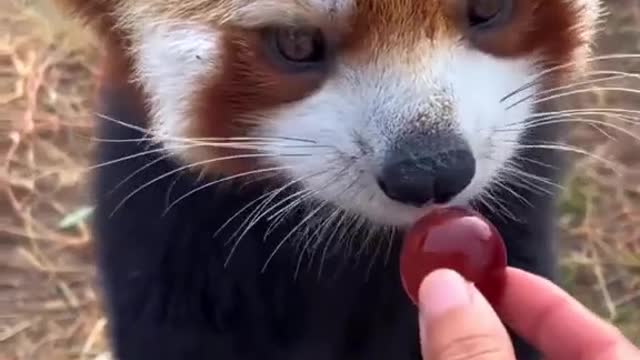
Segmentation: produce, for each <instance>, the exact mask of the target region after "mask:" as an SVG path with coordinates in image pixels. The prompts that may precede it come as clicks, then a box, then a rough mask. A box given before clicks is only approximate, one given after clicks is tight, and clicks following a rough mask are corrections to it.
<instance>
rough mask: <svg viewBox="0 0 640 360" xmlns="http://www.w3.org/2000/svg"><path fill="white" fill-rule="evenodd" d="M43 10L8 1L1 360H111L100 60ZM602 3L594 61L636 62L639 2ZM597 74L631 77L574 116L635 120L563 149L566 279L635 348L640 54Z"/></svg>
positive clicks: (603, 127) (639, 298)
mask: <svg viewBox="0 0 640 360" xmlns="http://www.w3.org/2000/svg"><path fill="white" fill-rule="evenodd" d="M47 1H48V0H32V1H27V0H22V1H18V0H2V1H0V199H1V200H0V360H5V359H6V360H27V359H28V360H39V359H46V360H70V359H95V358H103V359H104V358H106V356H105V354H106V351H107V344H106V341H105V339H104V329H105V326H106V321H105V320H104V318H102V315H101V312H100V304H99V291H98V289H96V288H95V286H94V279H95V278H94V273H95V272H94V269H93V267H92V253H91V242H90V240H91V239H90V234H89V232H88V230H87V223H86V222H87V221H88V220H89V219H90V216H91V202H90V199H91V198H90V196H89V194H88V193H87V191H85V189H86V184H87V182H88V180H90V176H91V172H90V171H89V169H88V167H87V166H88V165H87V164H88V162H89V159H90V157H89V155H90V154H91V149H92V144H93V143H95V142H92V141H91V136H92V133H91V132H92V121H91V117H90V105H91V104H90V102H91V95H92V94H93V82H92V80H93V77H94V76H95V68H94V64H95V63H96V59H97V58H98V54H99V49H98V48H97V47H96V46H95V44H96V42H95V41H94V40H93V39H92V38H91V36H90V35H89V34H88V33H86V32H85V31H82V30H80V28H79V27H78V25H77V24H75V23H71V22H69V21H66V20H63V19H64V18H62V17H60V15H59V14H58V13H56V12H55V11H54V10H53V7H52V5H51V4H49V3H48V2H47ZM608 3H609V6H610V16H609V17H608V18H607V20H606V22H605V23H603V32H602V35H601V38H600V41H599V43H598V48H597V52H598V54H613V53H624V54H632V53H640V2H638V1H637V0H610V1H608ZM597 66H598V68H599V69H601V70H609V71H618V72H626V73H635V74H636V75H629V74H628V75H625V76H624V78H622V79H621V78H618V79H613V80H610V81H609V82H597V83H592V84H588V86H581V87H579V88H580V89H585V90H584V91H580V93H579V94H578V95H576V96H572V97H568V98H567V99H566V108H568V109H571V108H593V109H597V108H607V109H614V108H615V109H626V110H628V111H626V112H619V114H620V116H618V117H608V118H602V117H600V118H599V117H598V115H597V114H591V115H593V116H587V117H588V118H590V119H591V120H590V121H593V120H598V119H600V120H602V119H605V120H607V123H606V124H600V125H597V124H595V123H594V122H591V123H585V121H583V124H581V125H580V126H575V129H574V131H573V132H572V133H571V134H570V136H569V139H568V142H569V143H570V144H571V146H573V148H574V150H575V151H574V153H576V154H577V155H576V156H575V160H574V161H573V165H574V166H573V171H572V173H571V176H569V178H568V179H567V181H566V183H565V184H563V186H564V189H565V190H564V194H565V195H564V197H563V198H562V199H561V201H560V202H559V204H558V206H560V208H561V210H562V213H563V219H562V222H561V224H560V228H559V229H558V230H559V233H560V249H561V255H562V275H563V277H562V280H563V285H564V286H565V287H566V288H567V289H568V290H569V291H570V292H571V293H572V294H574V295H575V296H576V297H578V299H580V301H582V302H583V303H584V304H586V305H587V306H589V307H590V308H591V309H593V310H594V311H597V313H598V314H600V315H601V316H602V317H604V318H605V319H607V320H609V321H611V322H613V323H614V324H616V326H618V327H619V328H620V329H622V330H623V331H624V332H625V334H627V336H628V337H629V338H631V339H632V340H633V341H634V342H635V343H636V344H639V345H640V226H638V225H639V224H640V201H638V200H640V186H638V185H637V184H640V167H639V164H640V155H638V151H639V150H640V141H638V139H639V138H638V136H640V129H637V127H636V123H637V119H636V118H637V117H638V116H637V115H640V96H639V95H638V94H639V93H640V81H639V80H640V75H637V74H638V73H640V55H638V58H637V59H634V58H632V57H629V56H627V57H620V58H616V59H610V60H607V61H598V62H597ZM610 74H611V73H610ZM618 74H620V73H618ZM634 76H635V78H634ZM596 87H597V88H599V89H597V88H596ZM602 88H607V89H608V90H607V89H602ZM616 89H617V90H616ZM633 89H637V90H636V91H637V93H634V90H633ZM585 115H587V114H585ZM577 149H584V151H582V150H577ZM579 152H582V153H583V154H582V155H579V154H578V153H579ZM587 154H588V155H587Z"/></svg>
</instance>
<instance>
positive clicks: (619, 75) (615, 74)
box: [501, 70, 640, 110]
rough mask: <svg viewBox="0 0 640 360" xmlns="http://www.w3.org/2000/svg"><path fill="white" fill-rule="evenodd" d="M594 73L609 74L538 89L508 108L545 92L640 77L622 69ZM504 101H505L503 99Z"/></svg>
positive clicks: (508, 107) (549, 92)
mask: <svg viewBox="0 0 640 360" xmlns="http://www.w3.org/2000/svg"><path fill="white" fill-rule="evenodd" d="M592 74H595V75H607V76H606V77H602V78H596V79H589V80H583V81H578V82H574V83H570V84H567V85H563V86H558V87H555V88H550V89H545V90H541V91H537V92H534V93H531V94H528V95H527V96H525V97H523V98H522V99H520V100H518V101H516V102H515V103H513V104H511V105H509V106H507V108H506V109H507V110H509V109H512V108H514V107H516V106H517V105H520V104H522V103H523V102H525V101H527V100H529V99H531V98H533V97H540V96H543V95H545V94H551V93H554V92H558V91H561V90H568V89H573V88H577V87H580V86H585V85H593V84H597V83H601V82H606V81H611V80H617V79H624V78H630V77H631V78H637V79H640V75H638V74H633V73H626V72H622V71H604V70H602V71H597V72H593V73H592ZM501 102H504V101H501Z"/></svg>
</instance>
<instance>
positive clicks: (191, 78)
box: [134, 24, 221, 148]
mask: <svg viewBox="0 0 640 360" xmlns="http://www.w3.org/2000/svg"><path fill="white" fill-rule="evenodd" d="M219 42H220V36H219V34H218V33H216V32H215V31H213V30H211V29H208V28H203V27H202V26H198V25H192V26H189V25H183V24H181V25H171V24H153V25H145V26H140V28H138V29H136V32H135V35H134V44H135V46H134V49H135V52H134V58H135V66H136V69H135V70H136V80H137V81H139V82H140V83H141V84H142V86H143V88H144V90H145V91H146V93H147V94H148V101H149V106H150V110H151V114H150V115H151V119H150V121H151V126H150V130H151V132H152V134H153V136H154V137H155V138H156V139H157V140H159V141H161V142H162V143H163V144H165V146H166V147H167V148H170V147H171V146H169V145H168V143H173V141H171V140H172V139H171V138H173V139H175V138H180V137H183V136H185V128H186V126H187V125H188V123H189V121H193V119H190V118H189V117H191V116H193V115H192V114H193V111H192V107H193V99H194V98H195V95H196V94H197V92H198V91H200V90H201V89H202V85H203V83H204V82H205V81H206V80H207V79H210V78H211V77H212V76H213V75H214V74H215V72H216V70H217V69H218V68H219V67H220V66H221V65H220V64H218V62H217V61H218V57H219V54H220V51H221V50H220V48H219V46H220V44H219Z"/></svg>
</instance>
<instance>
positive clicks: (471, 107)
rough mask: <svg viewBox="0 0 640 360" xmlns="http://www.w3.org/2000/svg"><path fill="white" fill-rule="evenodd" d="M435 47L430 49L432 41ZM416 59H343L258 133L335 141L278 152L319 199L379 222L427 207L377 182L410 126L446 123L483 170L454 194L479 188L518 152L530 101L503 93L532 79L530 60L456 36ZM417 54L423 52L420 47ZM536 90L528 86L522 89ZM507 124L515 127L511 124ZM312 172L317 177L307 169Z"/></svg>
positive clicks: (410, 218) (400, 219)
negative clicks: (507, 100) (299, 152)
mask: <svg viewBox="0 0 640 360" xmlns="http://www.w3.org/2000/svg"><path fill="white" fill-rule="evenodd" d="M429 46H431V47H430V48H428V47H429ZM425 47H427V48H425V49H421V50H419V51H420V52H421V53H424V54H429V55H428V56H423V57H422V60H420V62H418V63H413V64H402V63H401V62H398V61H395V62H394V61H393V59H391V58H389V59H387V60H388V61H387V60H383V61H378V62H377V63H376V64H375V65H373V64H372V65H368V66H367V67H366V68H364V67H360V68H354V67H347V66H345V65H343V66H342V67H340V68H339V69H338V70H337V72H336V73H335V75H334V76H333V77H332V78H331V79H329V81H328V82H327V83H326V84H325V86H324V87H323V88H322V89H321V90H320V91H319V92H317V93H316V94H315V95H313V96H311V97H309V98H307V99H305V100H302V101H300V102H298V103H295V104H292V105H287V106H284V107H282V108H280V109H277V110H274V111H272V112H270V113H269V114H262V115H263V116H265V117H266V119H265V120H264V122H263V124H264V125H263V126H261V127H260V128H258V129H257V130H256V134H260V135H267V136H286V137H295V138H304V139H309V140H314V141H316V142H317V144H318V145H328V146H329V148H324V149H322V148H320V149H309V150H308V153H310V154H312V156H306V157H296V158H292V157H281V158H280V157H278V158H275V159H274V161H275V162H276V163H278V164H279V165H284V166H292V167H293V170H291V173H290V176H291V177H292V178H293V179H298V178H304V177H307V178H306V179H305V180H304V185H305V187H306V188H307V189H313V190H316V191H318V194H317V196H316V197H317V198H319V199H320V200H323V201H329V202H331V203H333V204H335V205H337V206H339V207H342V208H344V209H348V210H351V211H353V212H354V213H356V214H360V215H362V216H364V217H366V218H368V219H370V220H372V221H373V222H375V223H378V224H381V225H399V226H404V225H408V224H411V223H413V222H414V221H415V220H416V219H417V218H418V217H420V216H421V215H423V214H424V212H425V211H426V210H425V209H420V208H416V207H412V206H408V205H404V204H402V203H399V202H396V201H393V200H391V199H390V198H388V197H387V196H386V195H385V194H384V193H383V192H382V190H381V189H380V187H379V186H378V184H377V181H376V174H378V173H379V170H380V166H381V165H382V162H383V157H384V155H385V153H386V151H388V150H389V148H390V145H391V144H392V143H393V142H394V141H395V140H397V138H398V136H399V135H401V133H402V132H403V131H407V130H408V129H413V130H415V129H416V127H418V128H422V129H434V130H437V129H438V128H439V127H447V128H450V129H454V130H455V131H456V132H458V133H459V134H461V135H462V137H463V138H464V139H465V140H466V141H467V142H468V143H469V145H470V147H471V149H472V151H473V155H474V157H475V158H476V174H475V176H474V178H473V180H472V182H471V183H470V184H469V185H468V186H467V188H466V189H465V190H464V191H462V192H461V193H460V194H459V195H458V196H456V197H455V198H454V199H453V200H452V203H455V204H464V203H467V202H468V201H469V200H471V199H472V198H474V197H476V196H478V195H479V194H481V193H482V192H483V191H484V190H485V189H486V187H487V185H488V184H489V183H490V182H491V181H492V180H494V179H495V178H496V177H497V176H498V174H499V171H500V169H501V168H502V167H503V166H504V165H505V163H506V162H507V160H508V159H509V158H510V157H511V156H512V155H513V154H514V151H515V150H516V149H515V147H516V144H517V141H518V138H519V136H520V135H521V134H522V131H523V130H524V124H523V123H522V122H523V121H524V120H525V119H526V118H527V117H528V116H529V115H530V114H531V111H532V110H531V108H532V104H531V101H524V102H522V103H521V104H519V105H517V106H515V107H513V108H511V109H508V110H507V104H504V103H501V102H500V100H501V99H502V98H503V97H504V96H505V95H507V94H508V93H510V92H512V91H513V90H515V89H517V88H519V87H520V86H522V85H523V84H525V83H526V82H527V80H530V76H531V75H533V74H534V72H535V69H534V67H533V65H532V64H533V63H534V62H533V59H528V60H527V59H522V60H501V59H497V58H494V57H491V56H489V55H486V54H484V53H482V52H479V51H475V50H471V49H467V48H463V47H458V46H455V45H453V44H450V45H440V47H439V48H433V47H432V45H425ZM417 57H420V56H417ZM533 91H535V89H530V90H528V91H524V92H523V93H522V94H521V95H520V96H519V97H518V98H519V99H520V98H521V97H525V96H527V95H529V94H531V92H533ZM506 127H508V130H509V131H499V130H505V128H506ZM309 176H311V177H309Z"/></svg>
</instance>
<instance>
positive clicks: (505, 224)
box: [95, 88, 554, 360]
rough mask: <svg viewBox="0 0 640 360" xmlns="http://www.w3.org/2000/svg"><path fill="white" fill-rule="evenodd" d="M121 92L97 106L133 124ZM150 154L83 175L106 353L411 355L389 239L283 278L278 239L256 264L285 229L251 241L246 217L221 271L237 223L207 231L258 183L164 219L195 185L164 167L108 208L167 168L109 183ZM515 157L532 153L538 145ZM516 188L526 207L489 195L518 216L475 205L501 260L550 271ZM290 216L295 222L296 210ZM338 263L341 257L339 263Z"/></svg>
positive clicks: (272, 358) (214, 191)
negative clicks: (498, 243)
mask: <svg viewBox="0 0 640 360" xmlns="http://www.w3.org/2000/svg"><path fill="white" fill-rule="evenodd" d="M132 98H134V97H131V96H128V94H127V91H126V89H107V88H105V89H103V92H102V96H101V100H102V102H103V104H102V108H101V110H102V112H103V113H104V114H106V115H107V116H109V117H112V118H115V119H118V120H120V121H124V122H127V123H131V124H140V123H141V122H140V120H141V119H143V116H144V114H142V113H140V112H138V110H136V109H137V108H136V107H135V106H133V105H134V104H132V103H130V102H131V101H132V100H130V99H132ZM99 121H100V128H99V137H100V138H107V139H130V138H140V137H141V134H140V133H139V132H137V131H136V130H132V129H129V128H126V127H124V126H122V125H119V124H116V123H114V122H112V121H106V120H102V119H99ZM536 136H540V134H537V135H536ZM146 144H147V143H146V142H139V143H138V142H135V143H132V142H124V143H106V142H103V143H101V144H100V145H99V148H98V156H97V161H98V162H99V163H102V162H106V161H111V160H114V159H118V158H121V157H124V156H128V155H132V154H135V153H138V152H141V151H144V150H148V148H147V146H146ZM545 155H548V154H545ZM158 156H159V155H157V154H156V155H153V154H152V155H148V156H142V157H137V158H135V159H132V160H128V161H121V162H118V163H117V164H114V165H110V166H106V167H102V168H99V169H98V170H97V173H96V182H95V191H96V196H97V212H96V218H95V233H96V239H97V253H98V259H99V260H98V261H99V270H100V276H101V278H100V279H101V282H102V286H103V289H104V293H105V298H106V301H105V303H106V306H107V311H108V315H109V320H110V326H111V332H112V337H113V343H114V348H115V355H116V357H117V358H118V359H119V360H147V359H148V360H179V359H180V360H182V359H193V360H197V359H224V360H241V359H242V360H254V359H255V360H257V359H260V360H294V359H296V360H297V359H305V360H316V359H317V360H338V359H340V360H342V359H344V360H347V359H349V360H357V359H362V360H365V359H366V360H376V359H380V360H382V359H385V360H391V359H393V360H409V359H411V360H416V359H420V358H421V356H420V354H419V347H418V326H417V313H416V309H415V307H414V306H413V305H412V304H411V303H410V302H409V301H408V299H407V296H406V295H405V294H404V292H403V290H402V288H401V284H400V280H399V274H398V249H399V246H398V245H399V244H400V239H399V238H398V239H395V243H394V246H393V248H392V251H391V253H390V254H391V255H390V256H389V261H388V262H387V263H386V264H385V262H384V261H382V258H380V261H377V262H375V263H374V264H373V266H371V267H370V263H369V262H367V261H361V262H355V261H353V260H354V259H347V260H346V261H345V259H342V258H330V259H328V260H327V261H326V263H325V265H324V268H325V269H326V271H325V273H324V274H323V276H320V277H319V276H318V273H317V267H309V268H307V267H306V266H303V267H302V270H301V273H300V274H299V276H298V277H297V278H296V279H294V276H293V274H294V272H295V270H296V266H297V261H298V253H297V252H296V250H295V249H293V247H289V246H287V245H285V246H283V248H282V249H280V250H279V251H278V252H277V254H276V256H275V257H274V259H273V260H272V261H271V263H270V265H269V266H268V267H267V270H266V272H265V273H261V269H262V266H263V265H264V263H265V260H266V259H267V257H268V256H269V255H270V254H271V253H272V251H273V249H274V247H275V246H277V244H278V243H279V242H280V240H281V239H282V237H283V236H285V234H287V232H288V230H289V229H287V226H282V227H281V228H280V229H279V230H277V231H275V232H274V233H273V234H272V235H271V236H270V237H269V238H268V239H266V241H263V233H264V232H265V230H266V227H267V225H268V224H258V226H256V227H255V228H254V229H253V230H252V231H251V232H250V233H249V234H247V236H246V237H245V238H244V239H243V240H242V242H241V243H240V245H239V247H238V249H237V250H236V251H235V254H234V255H233V257H232V261H231V263H230V264H229V266H228V267H227V268H224V267H223V262H224V261H225V259H226V256H227V254H228V252H229V249H230V247H229V246H225V245H224V241H223V240H224V239H225V238H226V237H229V236H230V235H231V233H232V232H233V231H235V230H236V228H234V227H233V226H229V227H227V228H226V230H224V232H223V233H221V234H220V235H219V236H218V237H217V238H216V239H213V234H214V233H215V232H216V230H217V229H218V228H219V227H220V226H221V224H223V223H224V222H225V221H226V220H227V219H228V217H229V216H231V215H232V214H234V213H235V212H236V211H237V210H238V209H239V208H241V207H242V206H243V205H244V204H246V203H247V202H248V201H251V200H253V199H255V198H256V196H259V194H260V193H261V191H264V190H262V189H260V188H259V187H255V186H254V187H243V188H238V187H233V186H232V187H228V186H227V187H211V188H208V189H205V190H202V191H200V192H198V193H197V195H195V196H191V197H188V198H186V199H185V200H183V201H181V202H180V203H179V204H178V205H177V206H176V207H175V208H173V209H172V210H171V211H170V212H168V213H167V214H164V215H163V212H164V210H165V209H166V204H167V203H166V199H167V197H170V198H173V199H175V198H176V196H179V195H181V194H184V193H186V192H188V191H189V190H191V189H193V188H194V187H196V186H198V185H200V184H202V183H201V182H199V180H197V179H196V178H194V177H192V176H190V175H186V174H181V175H179V176H178V175H176V176H169V177H167V178H164V179H162V180H160V181H157V182H155V183H154V184H153V185H151V186H149V187H147V188H146V189H144V190H143V191H140V192H139V193H137V194H136V195H135V196H133V197H132V198H131V199H129V201H127V202H126V203H125V204H124V206H123V207H122V208H120V209H119V210H118V211H116V212H115V213H114V214H113V216H111V213H112V211H113V210H114V207H115V205H116V204H117V203H119V202H120V201H121V200H122V199H123V197H124V196H126V195H127V194H129V193H131V192H132V191H133V190H135V189H136V188H138V187H139V186H141V185H143V184H144V183H147V182H148V181H150V180H152V179H154V178H156V177H157V176H160V175H162V174H164V173H166V172H168V171H171V170H173V169H175V168H176V167H177V165H175V164H174V163H172V162H171V161H170V160H162V161H158V162H157V163H155V164H153V165H151V166H149V167H148V168H146V169H145V170H144V171H141V172H140V173H138V174H137V175H136V176H134V177H133V178H131V179H130V180H129V181H127V182H126V183H124V184H123V185H122V186H120V187H118V188H117V189H116V190H114V188H115V187H116V185H117V184H118V183H119V182H121V181H122V180H123V179H124V178H126V177H127V176H129V175H130V174H131V173H133V172H134V171H136V170H138V169H139V168H140V167H141V166H144V165H145V164H148V163H149V162H151V161H154V160H156V159H157V158H158ZM528 156H529V157H533V158H538V159H540V157H541V156H542V154H533V153H530V154H528ZM545 162H550V160H549V159H546V160H545ZM523 166H524V167H525V168H526V170H528V171H535V172H536V173H538V174H540V175H543V176H549V175H552V174H551V173H550V171H551V170H550V169H549V168H546V167H539V168H536V169H533V168H532V166H537V165H535V163H533V162H531V163H523ZM542 172H545V173H546V174H542ZM514 189H517V188H514ZM517 191H518V192H519V193H520V194H521V195H522V196H523V197H526V198H527V200H528V201H529V202H531V203H532V204H533V207H531V206H529V205H527V204H524V203H523V202H521V200H519V199H517V198H515V197H514V196H512V195H510V194H508V193H504V194H502V193H499V192H496V193H495V195H496V196H497V197H500V198H502V199H503V201H504V206H506V207H508V209H509V211H510V212H511V213H512V214H513V215H515V216H517V217H519V218H520V219H522V220H523V222H515V221H513V220H510V219H508V218H506V217H500V216H497V215H496V214H493V213H491V212H489V211H488V210H487V209H482V212H483V213H484V214H485V215H486V216H487V217H489V218H490V219H491V220H492V221H493V222H494V223H495V224H496V225H497V227H498V228H499V230H500V231H501V233H502V235H503V236H504V238H505V239H506V241H507V246H508V252H509V261H510V263H511V264H512V265H514V266H517V267H520V268H523V269H526V270H528V271H532V272H534V273H538V274H542V275H544V276H546V277H552V276H553V267H554V266H553V264H554V255H553V251H552V246H551V238H552V237H551V229H552V222H551V220H552V218H553V211H552V210H553V207H552V204H553V203H552V199H551V198H550V197H548V196H541V195H535V194H533V193H531V192H526V191H523V190H522V189H517ZM291 221H292V223H296V219H291ZM298 221H299V219H298ZM289 228H290V226H289ZM345 263H346V264H348V265H347V266H343V265H344V264H345ZM307 269H308V270H307ZM369 270H370V271H369ZM367 275H368V276H367ZM523 311H526V309H523ZM518 342H519V341H518ZM518 351H519V358H520V359H525V360H529V359H537V358H538V357H537V355H535V351H533V350H532V349H530V348H529V347H528V346H526V345H524V344H519V345H518Z"/></svg>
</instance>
